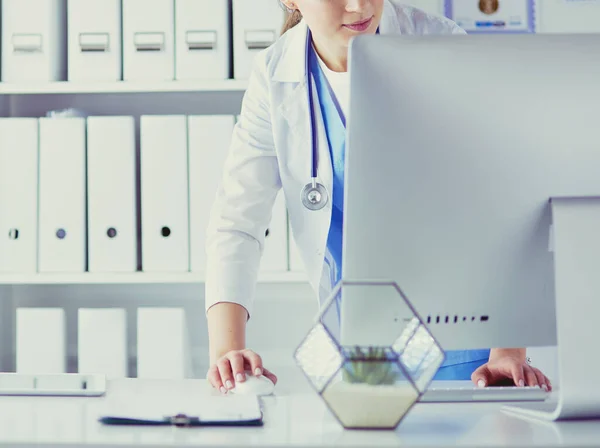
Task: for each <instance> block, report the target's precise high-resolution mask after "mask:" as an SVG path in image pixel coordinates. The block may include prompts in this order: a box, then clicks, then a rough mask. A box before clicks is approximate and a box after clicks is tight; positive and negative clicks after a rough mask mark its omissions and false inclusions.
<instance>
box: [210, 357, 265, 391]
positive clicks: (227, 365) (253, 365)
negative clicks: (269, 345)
mask: <svg viewBox="0 0 600 448" xmlns="http://www.w3.org/2000/svg"><path fill="white" fill-rule="evenodd" d="M246 371H250V372H251V373H252V375H255V376H260V375H264V376H266V377H267V378H269V379H270V380H271V381H272V382H273V384H275V383H277V376H275V375H274V374H273V373H272V372H270V371H268V370H267V369H265V368H264V367H263V363H262V359H261V357H260V356H259V355H258V354H256V353H254V352H253V351H252V350H241V351H240V350H233V351H230V352H229V353H227V354H226V355H225V356H223V357H222V358H221V359H219V360H218V361H217V363H216V364H215V365H214V366H212V367H211V368H210V369H209V371H208V373H207V379H208V381H209V382H210V384H211V385H212V386H213V387H214V388H216V389H219V390H220V391H221V393H227V391H229V390H231V389H233V388H234V387H235V383H236V381H237V382H244V381H246Z"/></svg>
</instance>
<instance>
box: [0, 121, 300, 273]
mask: <svg viewBox="0 0 600 448" xmlns="http://www.w3.org/2000/svg"><path fill="white" fill-rule="evenodd" d="M139 123H140V129H139V132H140V147H139V159H138V158H137V154H138V149H137V148H136V122H135V119H134V117H128V116H103V117H88V118H87V119H85V118H40V119H33V118H3V119H0V179H2V188H0V236H1V237H0V274H6V273H37V272H39V273H84V272H93V273H131V272H136V271H140V270H141V271H143V272H149V273H184V272H204V271H205V270H206V257H205V255H206V254H205V252H206V247H205V238H206V232H205V230H206V227H207V224H208V219H209V214H210V210H211V207H212V205H213V202H214V200H215V197H216V193H217V188H218V186H219V184H220V182H221V177H222V175H223V169H224V164H225V159H226V157H227V151H228V148H229V144H230V141H231V135H232V132H233V128H234V124H235V123H234V117H233V116H227V115H202V116H200V115H197V116H185V115H170V116H168V115H167V116H161V115H142V116H141V117H140V120H139ZM138 189H139V190H138ZM138 193H139V195H138ZM138 197H139V200H138ZM140 242H141V245H139V243H140ZM287 246H288V223H287V214H286V207H285V201H284V198H283V193H280V195H279V197H278V198H277V200H276V202H275V206H274V209H273V217H272V220H271V225H270V227H269V229H268V233H267V238H266V246H265V250H264V253H263V257H262V262H261V270H262V271H263V272H284V271H287V270H288V251H287ZM140 252H141V257H139V256H138V254H139V253H140Z"/></svg>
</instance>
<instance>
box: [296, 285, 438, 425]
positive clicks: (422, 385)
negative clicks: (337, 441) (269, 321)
mask: <svg viewBox="0 0 600 448" xmlns="http://www.w3.org/2000/svg"><path fill="white" fill-rule="evenodd" d="M294 357H295V360H296V363H297V364H298V366H299V367H300V368H301V369H302V371H303V372H304V374H305V375H306V377H307V378H308V380H309V381H310V383H311V384H312V386H313V387H314V388H315V390H316V391H317V393H318V394H319V395H320V396H321V397H322V398H323V400H324V401H325V403H326V404H327V406H328V407H329V409H330V410H331V411H332V412H333V414H334V415H335V417H336V418H337V419H338V421H339V422H340V423H341V424H342V426H344V428H353V429H395V428H396V427H397V426H398V425H399V424H400V422H401V421H402V419H403V418H404V417H405V416H406V415H407V413H408V411H409V410H410V408H411V407H412V406H413V405H414V404H415V403H416V402H417V401H418V400H419V398H420V397H421V396H422V394H423V393H424V392H425V390H426V389H427V387H428V386H429V384H430V383H431V381H432V380H433V377H434V376H435V374H436V373H437V371H438V369H439V368H440V366H441V365H442V364H443V362H444V359H445V355H444V352H443V350H442V349H441V347H440V345H439V344H438V343H437V341H436V340H435V339H434V337H433V336H432V335H431V334H430V333H429V331H428V330H427V328H426V327H425V325H424V324H423V321H422V320H421V318H420V317H419V315H418V314H417V312H416V311H415V310H414V308H413V307H412V306H411V304H410V303H409V301H408V300H407V298H406V297H405V295H404V294H403V293H402V291H401V290H400V288H399V287H398V285H397V284H396V283H393V282H350V281H341V282H340V283H339V284H338V285H337V286H336V288H335V289H334V290H333V291H332V293H331V295H330V296H329V298H328V299H327V301H326V302H325V304H324V306H323V307H322V309H321V311H320V312H319V315H318V316H317V319H316V322H315V324H314V326H313V327H312V328H311V330H310V331H309V333H308V334H307V336H306V337H305V338H304V340H303V341H302V343H301V344H300V345H299V347H298V348H297V349H296V352H295V354H294Z"/></svg>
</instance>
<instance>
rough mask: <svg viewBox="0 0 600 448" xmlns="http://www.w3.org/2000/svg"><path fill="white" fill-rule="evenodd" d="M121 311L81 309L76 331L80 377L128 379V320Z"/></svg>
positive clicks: (122, 310) (123, 311) (116, 309)
mask: <svg viewBox="0 0 600 448" xmlns="http://www.w3.org/2000/svg"><path fill="white" fill-rule="evenodd" d="M126 317H127V316H126V314H125V310H124V309H122V308H100V309H92V308H80V309H79V316H78V331H77V339H78V343H77V353H78V354H77V360H78V364H79V366H78V371H79V373H89V374H96V373H100V374H104V375H106V376H107V377H108V378H124V377H126V376H127V319H126Z"/></svg>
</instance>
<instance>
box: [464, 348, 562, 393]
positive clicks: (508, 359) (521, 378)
mask: <svg viewBox="0 0 600 448" xmlns="http://www.w3.org/2000/svg"><path fill="white" fill-rule="evenodd" d="M471 379H472V381H473V383H475V384H476V385H477V386H478V387H487V386H500V385H503V384H505V383H507V382H509V383H512V384H514V385H516V386H519V387H524V386H534V387H535V386H539V387H541V388H542V389H544V390H548V391H550V390H552V384H551V383H550V380H549V379H548V378H547V377H546V376H545V375H544V374H543V373H542V372H541V371H540V370H539V369H536V368H535V367H532V366H530V365H529V364H527V362H526V361H525V357H524V350H521V349H514V350H496V351H494V350H492V353H491V355H490V360H489V361H488V362H487V363H486V364H484V365H482V366H481V367H480V368H478V369H477V370H475V372H473V375H471Z"/></svg>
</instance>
